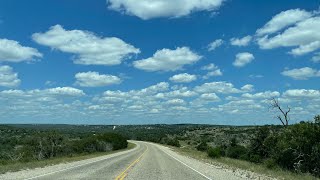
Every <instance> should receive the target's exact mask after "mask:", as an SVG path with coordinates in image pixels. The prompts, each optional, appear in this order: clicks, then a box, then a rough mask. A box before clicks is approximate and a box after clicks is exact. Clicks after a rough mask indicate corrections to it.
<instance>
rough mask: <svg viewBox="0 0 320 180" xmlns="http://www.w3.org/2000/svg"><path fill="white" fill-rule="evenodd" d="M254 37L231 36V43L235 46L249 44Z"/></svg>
mask: <svg viewBox="0 0 320 180" xmlns="http://www.w3.org/2000/svg"><path fill="white" fill-rule="evenodd" d="M251 40H252V37H251V36H245V37H243V38H240V39H239V38H231V39H230V43H231V45H233V46H248V45H249V43H250V42H251Z"/></svg>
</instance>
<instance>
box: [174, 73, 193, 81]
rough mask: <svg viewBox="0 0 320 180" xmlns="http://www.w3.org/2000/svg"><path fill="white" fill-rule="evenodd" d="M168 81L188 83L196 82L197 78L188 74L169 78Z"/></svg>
mask: <svg viewBox="0 0 320 180" xmlns="http://www.w3.org/2000/svg"><path fill="white" fill-rule="evenodd" d="M169 80H170V81H172V82H175V83H189V82H192V81H195V80H197V76H196V75H192V74H188V73H182V74H176V75H174V76H172V77H170V78H169Z"/></svg>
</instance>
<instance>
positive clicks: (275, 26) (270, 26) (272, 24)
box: [257, 9, 312, 36]
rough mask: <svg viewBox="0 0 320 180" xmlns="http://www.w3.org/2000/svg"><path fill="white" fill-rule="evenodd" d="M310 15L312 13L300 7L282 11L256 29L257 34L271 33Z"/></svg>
mask: <svg viewBox="0 0 320 180" xmlns="http://www.w3.org/2000/svg"><path fill="white" fill-rule="evenodd" d="M311 16H312V13H310V12H307V11H305V10H301V9H290V10H287V11H282V12H280V13H279V14H277V15H275V16H274V17H272V19H271V20H270V21H269V22H267V23H266V24H265V25H264V26H263V27H262V28H260V29H258V30H257V35H259V36H262V35H266V34H272V33H275V32H278V31H280V30H282V29H283V28H286V27H288V26H290V25H293V24H295V23H297V22H299V21H302V20H304V19H306V18H309V17H311Z"/></svg>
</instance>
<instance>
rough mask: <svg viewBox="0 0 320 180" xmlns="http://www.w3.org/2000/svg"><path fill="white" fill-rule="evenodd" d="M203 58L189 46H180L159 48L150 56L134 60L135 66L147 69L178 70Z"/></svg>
mask: <svg viewBox="0 0 320 180" xmlns="http://www.w3.org/2000/svg"><path fill="white" fill-rule="evenodd" d="M201 58H202V57H201V56H200V55H198V54H196V53H194V52H192V51H191V50H190V49H189V48H188V47H178V48H176V49H175V50H171V49H161V50H158V51H156V52H155V53H154V54H153V56H152V57H150V58H147V59H142V60H138V61H134V62H133V66H134V67H135V68H137V69H141V70H145V71H176V70H180V69H182V68H183V66H184V65H188V64H193V63H195V62H197V61H199V60H200V59H201Z"/></svg>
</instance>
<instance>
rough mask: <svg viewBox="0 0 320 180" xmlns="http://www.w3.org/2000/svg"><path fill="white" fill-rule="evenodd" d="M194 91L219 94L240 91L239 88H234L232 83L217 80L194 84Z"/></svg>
mask: <svg viewBox="0 0 320 180" xmlns="http://www.w3.org/2000/svg"><path fill="white" fill-rule="evenodd" d="M194 91H196V92H198V93H221V94H231V93H240V92H241V90H239V89H236V88H234V86H233V84H231V83H228V82H224V81H218V82H210V83H204V84H202V85H200V86H196V87H195V88H194Z"/></svg>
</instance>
